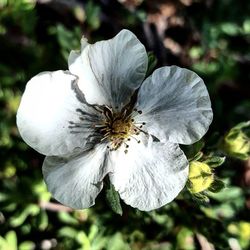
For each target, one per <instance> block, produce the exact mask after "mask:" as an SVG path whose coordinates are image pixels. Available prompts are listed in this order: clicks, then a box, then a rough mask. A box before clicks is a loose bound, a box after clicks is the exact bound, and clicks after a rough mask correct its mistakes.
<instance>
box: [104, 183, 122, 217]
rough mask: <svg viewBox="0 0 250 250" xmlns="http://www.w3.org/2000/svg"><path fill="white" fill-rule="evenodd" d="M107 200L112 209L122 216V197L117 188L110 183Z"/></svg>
mask: <svg viewBox="0 0 250 250" xmlns="http://www.w3.org/2000/svg"><path fill="white" fill-rule="evenodd" d="M106 200H107V202H108V204H109V206H110V208H111V209H112V210H113V211H114V212H115V213H117V214H119V215H122V207H121V203H120V197H119V194H118V192H117V191H116V190H115V187H114V186H113V185H112V184H111V183H110V182H109V187H108V188H107V189H106Z"/></svg>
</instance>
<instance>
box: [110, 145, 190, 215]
mask: <svg viewBox="0 0 250 250" xmlns="http://www.w3.org/2000/svg"><path fill="white" fill-rule="evenodd" d="M110 162H111V164H112V166H113V168H114V170H113V172H112V173H110V180H111V182H112V183H113V185H114V186H115V189H116V190H117V191H118V192H119V194H120V196H121V198H122V199H123V200H124V202H125V203H127V204H128V205H130V206H132V207H135V208H138V209H140V210H143V211H150V210H153V209H157V208H159V207H161V206H163V205H165V204H167V203H169V202H171V201H172V200H173V199H174V198H175V197H176V196H177V195H178V194H179V192H180V191H181V190H182V189H183V187H184V186H185V183H186V181H187V178H188V161H187V159H186V157H185V155H184V154H183V152H182V151H181V149H180V148H179V146H178V144H173V143H170V142H167V143H165V144H164V143H161V142H152V141H151V142H150V143H149V144H148V145H145V144H143V143H141V144H138V143H136V142H135V143H134V144H133V145H129V149H128V153H127V154H125V153H124V151H123V150H117V151H114V152H112V154H111V158H110Z"/></svg>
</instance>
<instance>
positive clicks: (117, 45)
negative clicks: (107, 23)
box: [68, 30, 148, 107]
mask: <svg viewBox="0 0 250 250" xmlns="http://www.w3.org/2000/svg"><path fill="white" fill-rule="evenodd" d="M147 63H148V58H147V53H146V50H145V47H144V46H143V45H142V44H141V43H140V41H139V40H138V39H137V38H136V36H135V35H134V34H133V33H132V32H130V31H128V30H122V31H121V32H120V33H119V34H118V35H116V36H115V37H114V38H113V39H110V40H107V41H101V42H97V43H95V44H93V45H89V46H85V47H84V49H83V50H82V52H81V56H80V55H79V54H77V53H76V52H71V54H70V56H69V60H68V64H69V70H70V71H71V72H72V73H73V74H75V75H77V76H79V79H80V85H79V86H80V88H81V90H82V91H83V93H84V94H85V96H86V100H87V101H88V102H89V103H92V104H94V103H97V104H106V105H109V106H112V107H121V106H122V105H124V104H126V103H127V102H128V101H129V100H130V97H131V95H132V93H133V91H134V90H135V89H137V88H138V87H139V85H140V84H141V83H142V81H143V79H144V77H145V74H146V70H147Z"/></svg>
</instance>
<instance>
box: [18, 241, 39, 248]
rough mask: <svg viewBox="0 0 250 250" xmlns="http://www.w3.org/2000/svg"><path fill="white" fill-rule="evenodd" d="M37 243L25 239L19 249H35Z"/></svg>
mask: <svg viewBox="0 0 250 250" xmlns="http://www.w3.org/2000/svg"><path fill="white" fill-rule="evenodd" d="M35 247H36V245H35V243H34V242H32V241H24V242H22V243H21V244H20V245H19V250H33V249H35Z"/></svg>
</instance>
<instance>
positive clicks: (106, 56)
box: [17, 30, 212, 211]
mask: <svg viewBox="0 0 250 250" xmlns="http://www.w3.org/2000/svg"><path fill="white" fill-rule="evenodd" d="M81 44H82V47H81V51H80V52H76V51H72V52H71V53H70V56H69V59H68V64H69V71H61V70H59V71H55V72H43V73H40V74H38V75H36V76H35V77H33V78H32V79H31V80H30V81H29V82H28V84H27V86H26V90H25V92H24V94H23V97H22V100H21V104H20V107H19V110H18V113H17V125H18V128H19V131H20V134H21V136H22V138H23V139H24V140H25V142H26V143H27V144H29V145H30V146H31V147H33V148H34V149H35V150H37V151H38V152H40V153H42V154H44V155H47V157H46V158H45V161H44V164H43V174H44V178H45V182H46V183H47V185H48V189H49V191H50V192H51V193H52V194H53V196H54V197H55V198H56V199H57V200H58V201H60V202H61V203H63V204H65V205H68V206H70V207H72V208H76V209H82V208H87V207H90V206H92V205H93V204H94V202H95V198H96V196H97V195H98V194H99V192H100V191H101V189H102V187H103V178H104V177H105V176H106V175H108V176H109V179H110V181H111V183H112V184H113V185H114V187H115V189H116V190H117V191H118V192H119V194H120V197H121V198H122V199H123V200H124V202H125V203H127V204H129V205H131V206H132V207H136V208H138V209H140V210H145V211H149V210H152V209H156V208H159V207H161V206H163V205H165V204H167V203H169V202H170V201H172V200H173V199H174V198H175V197H176V196H177V195H178V193H179V192H180V191H181V190H182V189H183V187H184V186H185V183H186V181H187V178H188V161H187V159H186V157H185V155H184V154H183V152H182V150H181V149H180V148H179V145H178V143H180V144H191V143H194V142H196V141H197V140H199V139H200V138H201V137H202V136H203V135H204V134H205V133H206V131H207V129H208V126H209V124H210V123H211V121H212V110H211V103H210V99H209V95H208V92H207V89H206V87H205V85H204V83H203V81H202V80H201V79H200V78H199V76H197V75H196V74H195V73H193V72H192V71H190V70H187V69H183V68H179V67H176V66H171V67H163V68H160V69H157V70H156V71H155V72H154V73H153V74H152V75H151V76H150V77H148V78H147V79H146V80H145V81H144V82H143V80H144V78H145V73H146V70H147V64H148V60H147V53H146V51H145V48H144V46H143V45H142V44H141V43H140V42H139V40H138V39H137V38H136V36H135V35H134V34H133V33H131V32H130V31H128V30H122V31H121V32H120V33H119V34H118V35H117V36H115V37H114V38H113V39H111V40H107V41H101V42H97V43H95V44H93V45H91V44H88V43H87V41H86V40H84V39H82V41H81Z"/></svg>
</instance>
